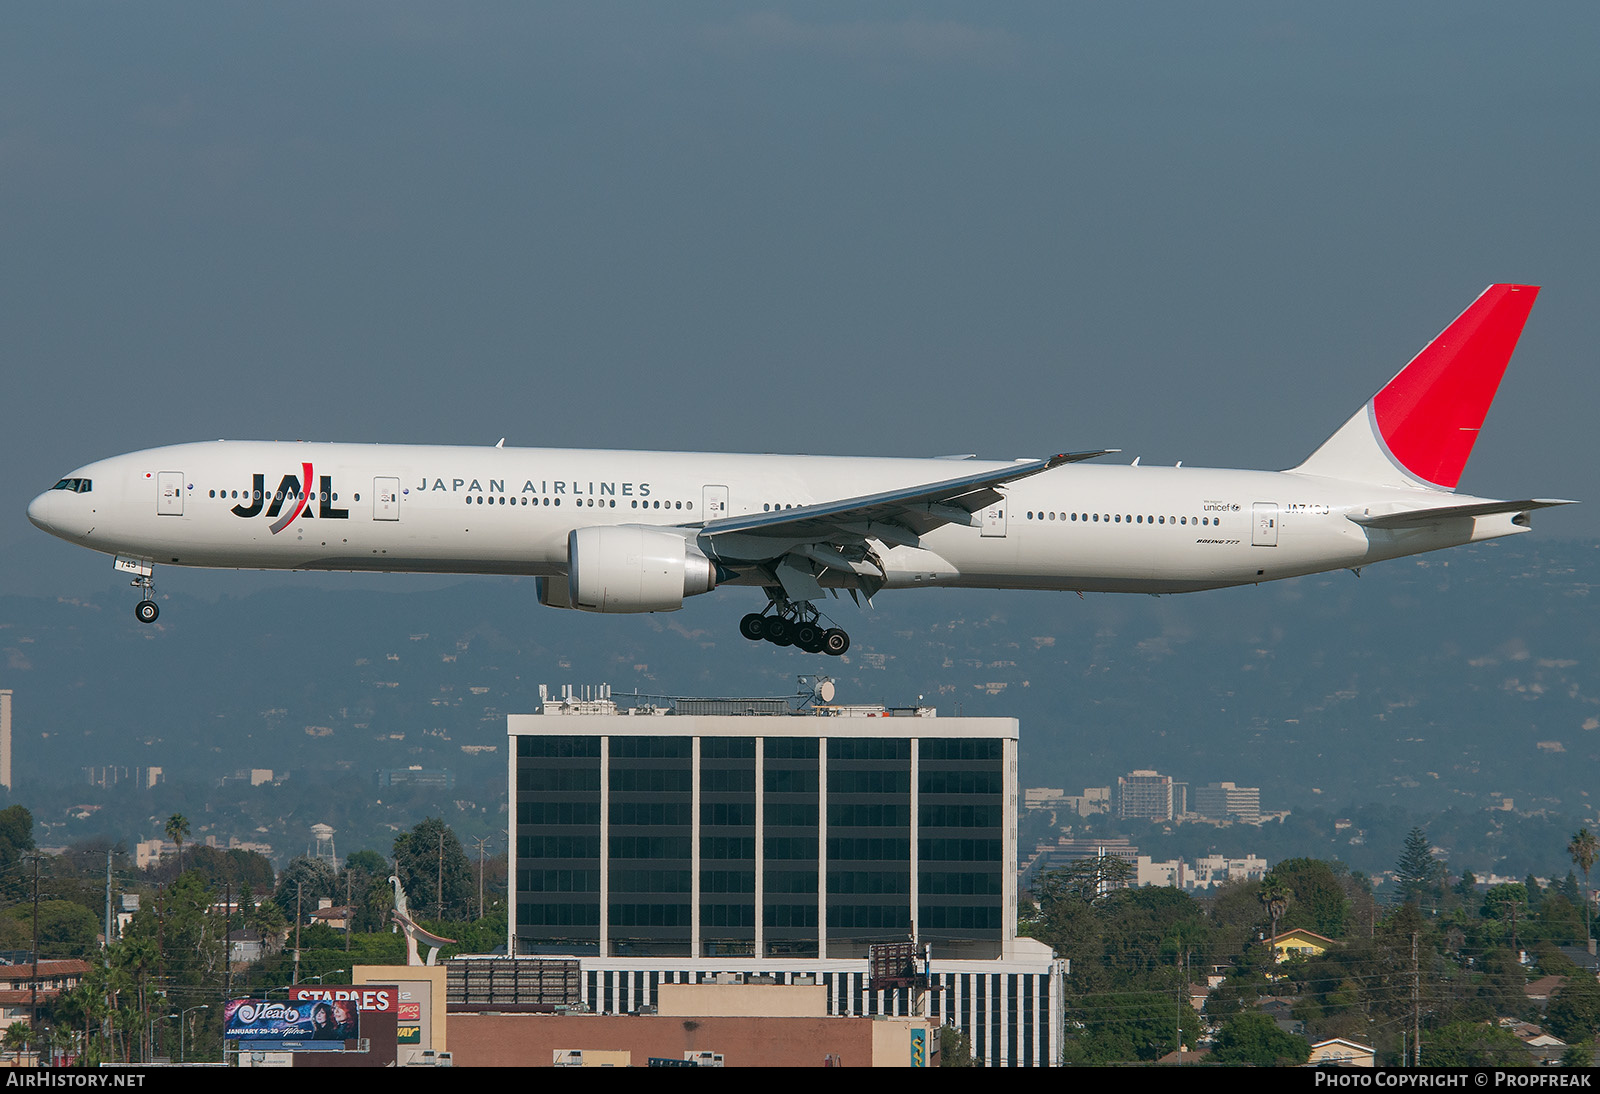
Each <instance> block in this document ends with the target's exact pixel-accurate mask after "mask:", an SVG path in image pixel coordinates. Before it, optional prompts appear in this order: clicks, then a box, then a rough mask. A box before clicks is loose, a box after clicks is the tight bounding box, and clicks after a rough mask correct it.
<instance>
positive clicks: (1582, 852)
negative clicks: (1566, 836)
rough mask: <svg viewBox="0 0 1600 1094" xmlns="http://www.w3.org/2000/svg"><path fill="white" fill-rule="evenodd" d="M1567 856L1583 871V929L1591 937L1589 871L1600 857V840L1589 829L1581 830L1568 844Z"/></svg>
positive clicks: (1586, 935)
mask: <svg viewBox="0 0 1600 1094" xmlns="http://www.w3.org/2000/svg"><path fill="white" fill-rule="evenodd" d="M1567 854H1568V855H1570V856H1572V864H1573V865H1574V866H1576V867H1577V868H1578V869H1580V870H1582V871H1583V929H1584V931H1585V932H1586V933H1585V937H1589V936H1590V935H1592V934H1593V933H1594V932H1593V928H1592V927H1591V926H1590V923H1589V869H1590V867H1592V866H1593V865H1594V860H1595V858H1596V857H1597V856H1600V839H1596V838H1595V834H1594V833H1593V832H1591V831H1589V829H1588V828H1587V827H1584V828H1580V829H1578V830H1577V832H1575V833H1574V834H1573V836H1572V841H1571V842H1570V843H1568V844H1567Z"/></svg>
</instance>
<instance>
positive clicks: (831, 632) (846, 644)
mask: <svg viewBox="0 0 1600 1094" xmlns="http://www.w3.org/2000/svg"><path fill="white" fill-rule="evenodd" d="M849 648H850V636H849V635H848V634H845V633H844V632H843V631H841V630H840V629H839V628H838V627H830V628H828V630H827V631H825V632H824V633H823V635H822V652H823V653H825V654H827V655H828V656H829V657H838V656H839V655H840V654H841V653H843V652H844V651H845V650H847V649H849Z"/></svg>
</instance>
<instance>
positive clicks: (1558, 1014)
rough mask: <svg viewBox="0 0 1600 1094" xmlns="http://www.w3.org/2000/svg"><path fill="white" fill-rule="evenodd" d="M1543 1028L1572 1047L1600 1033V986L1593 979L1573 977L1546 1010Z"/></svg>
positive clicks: (1590, 977)
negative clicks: (1574, 1043) (1547, 1028)
mask: <svg viewBox="0 0 1600 1094" xmlns="http://www.w3.org/2000/svg"><path fill="white" fill-rule="evenodd" d="M1544 1024H1545V1025H1546V1026H1548V1027H1549V1028H1550V1031H1551V1032H1552V1033H1554V1034H1555V1035H1556V1036H1557V1037H1559V1038H1561V1039H1562V1040H1563V1041H1566V1042H1567V1043H1568V1044H1572V1043H1573V1042H1574V1041H1587V1040H1592V1039H1593V1038H1594V1036H1595V1035H1596V1034H1597V1033H1600V983H1597V982H1596V981H1595V978H1594V977H1592V976H1585V975H1579V976H1571V977H1568V978H1567V981H1566V983H1564V984H1563V985H1562V986H1561V990H1560V991H1559V992H1557V993H1556V997H1555V998H1554V999H1552V1000H1550V1005H1549V1006H1548V1007H1546V1008H1545V1012H1544Z"/></svg>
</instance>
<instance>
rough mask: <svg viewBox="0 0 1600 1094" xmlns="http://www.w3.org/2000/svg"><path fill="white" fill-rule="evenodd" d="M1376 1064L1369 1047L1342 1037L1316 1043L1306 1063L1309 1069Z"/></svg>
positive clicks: (1370, 1065)
mask: <svg viewBox="0 0 1600 1094" xmlns="http://www.w3.org/2000/svg"><path fill="white" fill-rule="evenodd" d="M1323 941H1327V940H1326V939H1324V940H1323ZM1376 1062H1377V1061H1376V1059H1375V1054H1374V1053H1373V1051H1372V1049H1371V1048H1370V1047H1368V1046H1367V1045H1363V1044H1359V1043H1358V1042H1356V1041H1346V1040H1345V1039H1344V1038H1343V1037H1335V1038H1334V1039H1333V1040H1331V1041H1318V1042H1317V1043H1316V1044H1314V1045H1312V1046H1311V1059H1310V1060H1308V1061H1307V1063H1308V1064H1309V1065H1310V1066H1311V1067H1317V1066H1319V1065H1325V1066H1330V1067H1372V1066H1374V1065H1375V1064H1376Z"/></svg>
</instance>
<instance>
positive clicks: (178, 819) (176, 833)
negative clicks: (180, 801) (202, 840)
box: [167, 813, 189, 874]
mask: <svg viewBox="0 0 1600 1094" xmlns="http://www.w3.org/2000/svg"><path fill="white" fill-rule="evenodd" d="M188 835H189V818H188V817H186V816H184V815H183V814H182V813H174V814H172V816H170V817H168V818H167V838H168V839H169V840H171V841H172V842H173V843H176V844H177V845H178V873H180V874H181V873H183V841H184V838H185V837H186V836H188Z"/></svg>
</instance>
